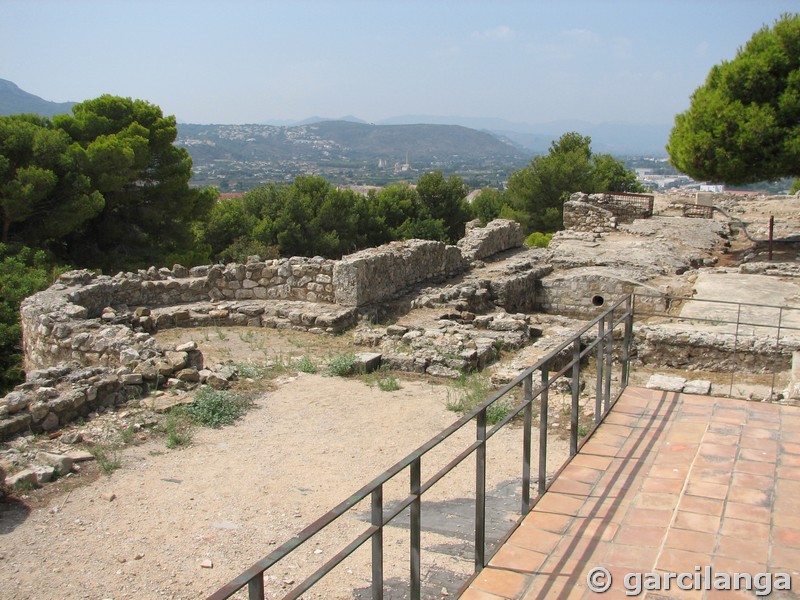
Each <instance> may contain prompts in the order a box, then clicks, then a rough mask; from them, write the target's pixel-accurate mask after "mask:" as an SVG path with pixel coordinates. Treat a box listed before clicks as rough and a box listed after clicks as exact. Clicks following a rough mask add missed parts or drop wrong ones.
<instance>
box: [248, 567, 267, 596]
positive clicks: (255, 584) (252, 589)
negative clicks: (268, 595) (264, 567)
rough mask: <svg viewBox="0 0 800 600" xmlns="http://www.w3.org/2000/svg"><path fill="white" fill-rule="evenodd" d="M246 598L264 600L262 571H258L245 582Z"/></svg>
mask: <svg viewBox="0 0 800 600" xmlns="http://www.w3.org/2000/svg"><path fill="white" fill-rule="evenodd" d="M247 600H264V573H263V572H262V573H259V574H258V575H256V576H255V577H253V578H252V579H251V580H250V581H249V582H248V583H247Z"/></svg>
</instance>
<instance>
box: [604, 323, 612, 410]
mask: <svg viewBox="0 0 800 600" xmlns="http://www.w3.org/2000/svg"><path fill="white" fill-rule="evenodd" d="M606 335H607V336H608V341H607V342H606V344H605V351H606V366H605V377H606V380H605V390H604V391H603V395H604V398H603V414H604V415H605V414H606V413H607V412H608V411H609V409H610V408H611V366H612V361H613V357H614V311H613V310H612V311H611V312H609V313H608V330H607V331H606Z"/></svg>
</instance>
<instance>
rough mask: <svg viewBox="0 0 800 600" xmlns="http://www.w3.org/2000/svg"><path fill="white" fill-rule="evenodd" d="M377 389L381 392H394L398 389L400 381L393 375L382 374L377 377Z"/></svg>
mask: <svg viewBox="0 0 800 600" xmlns="http://www.w3.org/2000/svg"><path fill="white" fill-rule="evenodd" d="M378 389H379V390H381V391H382V392H396V391H397V390H399V389H400V382H399V381H397V377H395V376H394V375H384V376H382V377H379V378H378Z"/></svg>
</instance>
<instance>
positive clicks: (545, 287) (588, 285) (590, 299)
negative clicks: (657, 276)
mask: <svg viewBox="0 0 800 600" xmlns="http://www.w3.org/2000/svg"><path fill="white" fill-rule="evenodd" d="M636 292H645V293H647V294H649V295H651V296H653V297H648V298H643V297H637V303H639V304H638V306H639V308H646V309H647V310H650V311H658V312H664V311H666V308H667V301H666V299H665V298H661V297H658V296H657V292H658V290H654V289H652V288H650V287H648V286H647V285H645V284H642V283H637V282H636V281H635V280H633V279H631V273H630V272H629V271H618V270H615V269H610V268H605V267H583V268H576V269H570V270H568V271H566V272H556V273H553V274H551V275H547V276H544V277H542V278H541V279H540V280H539V282H538V285H537V289H536V309H537V310H541V311H542V312H546V313H549V314H557V315H568V316H574V317H587V318H588V317H593V316H594V315H597V314H599V313H601V312H603V311H604V310H606V309H607V308H608V306H609V304H610V303H611V302H613V301H615V300H616V299H618V298H620V297H621V296H624V295H626V294H631V293H636ZM640 298H641V301H640Z"/></svg>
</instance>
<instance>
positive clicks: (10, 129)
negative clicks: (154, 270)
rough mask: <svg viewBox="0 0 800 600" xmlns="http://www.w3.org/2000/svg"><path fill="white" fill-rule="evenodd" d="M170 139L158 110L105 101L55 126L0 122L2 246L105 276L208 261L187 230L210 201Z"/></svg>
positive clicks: (169, 122) (18, 118) (80, 108)
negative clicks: (39, 252) (30, 249)
mask: <svg viewBox="0 0 800 600" xmlns="http://www.w3.org/2000/svg"><path fill="white" fill-rule="evenodd" d="M176 136H177V128H176V125H175V118H174V117H164V116H163V114H162V112H161V109H160V108H158V107H157V106H155V105H153V104H150V103H149V102H145V101H143V100H131V99H130V98H120V97H117V96H110V95H105V96H101V97H99V98H97V99H95V100H89V101H86V102H83V103H81V104H78V105H76V106H75V107H74V108H73V114H72V115H58V116H56V117H54V118H53V119H52V120H50V119H46V118H42V117H38V116H35V115H14V116H9V117H0V210H1V211H2V213H1V214H0V216H2V237H1V238H0V241H2V242H6V243H9V242H11V243H17V244H20V243H21V244H25V245H29V246H35V247H40V248H46V249H48V250H50V251H52V252H53V253H54V254H55V255H56V256H57V257H58V258H59V259H61V260H63V261H65V262H70V263H72V264H73V265H76V266H87V267H92V268H98V267H99V268H102V269H109V270H110V269H119V268H133V267H139V266H146V265H147V264H152V263H153V262H155V261H162V262H169V261H170V260H175V261H177V260H180V261H181V262H185V263H196V262H202V261H203V260H207V258H208V256H207V254H208V252H207V249H205V252H204V249H203V248H199V249H198V248H197V247H196V246H195V241H196V240H195V236H194V233H193V223H194V222H196V221H198V220H200V219H202V218H203V217H204V216H205V215H206V214H207V212H208V210H209V209H210V207H211V204H212V203H213V200H214V198H215V193H214V192H213V191H211V190H196V189H191V188H190V187H189V178H190V177H191V167H192V163H191V159H190V157H189V154H188V153H187V152H186V150H185V149H182V148H177V147H176V146H174V145H173V142H174V141H175V138H176Z"/></svg>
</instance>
